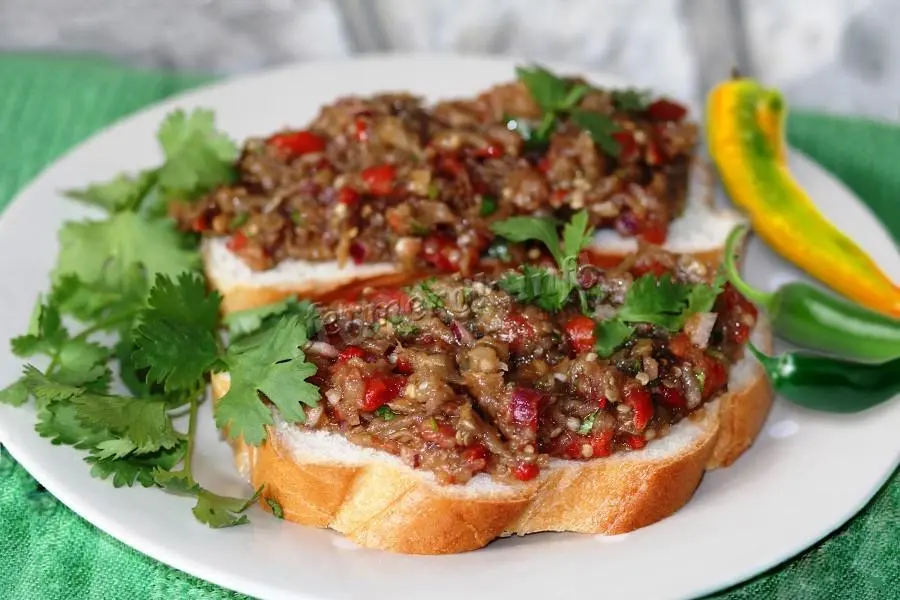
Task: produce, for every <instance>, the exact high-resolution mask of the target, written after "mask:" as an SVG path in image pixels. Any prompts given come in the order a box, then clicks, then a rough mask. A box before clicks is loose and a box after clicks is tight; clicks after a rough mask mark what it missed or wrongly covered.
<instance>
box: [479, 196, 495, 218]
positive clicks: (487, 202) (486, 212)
mask: <svg viewBox="0 0 900 600" xmlns="http://www.w3.org/2000/svg"><path fill="white" fill-rule="evenodd" d="M478 212H479V214H480V215H481V216H482V217H489V216H491V215H492V214H494V213H495V212H497V198H495V197H494V196H482V197H481V208H480V209H479V211H478Z"/></svg>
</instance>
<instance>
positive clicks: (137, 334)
mask: <svg viewBox="0 0 900 600" xmlns="http://www.w3.org/2000/svg"><path fill="white" fill-rule="evenodd" d="M220 304H221V297H220V296H219V294H218V293H216V292H212V293H210V294H207V291H206V284H205V283H204V281H203V280H202V279H201V278H200V277H199V276H197V275H194V274H193V273H182V274H181V275H180V276H179V277H178V279H177V281H173V280H172V279H170V278H168V277H166V276H164V275H157V276H156V283H155V284H154V286H153V288H152V289H151V290H150V296H149V298H148V300H147V308H146V309H145V310H144V311H142V312H141V313H140V315H139V316H138V325H137V327H136V328H135V331H134V336H133V339H134V344H135V347H136V350H135V354H134V366H135V367H136V368H138V369H142V368H147V369H148V371H147V379H148V380H149V381H151V382H159V383H162V384H164V389H165V390H166V392H171V391H173V390H176V389H186V388H192V387H194V386H195V385H196V382H197V380H199V379H203V377H204V374H205V373H206V372H207V371H208V370H209V369H210V367H212V365H213V364H214V363H215V362H216V361H217V360H218V345H217V343H216V338H215V335H214V331H215V328H216V324H217V322H218V319H219V305H220Z"/></svg>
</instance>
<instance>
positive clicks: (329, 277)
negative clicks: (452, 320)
mask: <svg viewBox="0 0 900 600" xmlns="http://www.w3.org/2000/svg"><path fill="white" fill-rule="evenodd" d="M713 190H714V176H713V174H712V170H711V169H710V168H709V167H708V165H705V164H703V163H700V162H696V163H695V164H694V166H693V167H692V168H691V179H690V183H689V186H688V200H687V204H686V206H685V210H684V213H683V214H682V215H681V216H680V217H679V218H678V219H676V220H675V221H674V222H673V223H672V225H671V228H670V230H669V238H668V241H667V242H666V244H665V246H664V248H665V249H667V250H669V251H671V252H674V253H676V254H692V255H695V256H697V257H698V258H700V259H701V260H703V261H704V262H707V263H710V264H718V262H719V261H720V260H721V254H722V250H723V248H724V245H725V239H726V238H727V237H728V234H729V232H730V231H731V230H732V229H733V228H734V226H735V225H737V224H738V223H740V222H742V217H741V216H740V215H739V214H738V213H736V212H734V211H732V210H727V209H719V208H716V207H715V206H713V196H714V194H713ZM225 244H226V239H225V238H208V239H206V240H205V241H204V243H203V249H202V252H203V264H204V270H205V271H206V276H207V277H208V279H209V281H210V282H211V283H212V285H213V287H214V288H215V289H216V290H218V292H219V293H220V294H222V297H223V303H222V306H223V310H224V312H225V313H229V312H232V311H236V310H243V309H247V308H254V307H257V306H262V305H264V304H268V303H270V302H275V301H278V300H281V299H282V298H285V297H287V296H291V295H296V296H298V297H300V298H309V299H312V300H327V299H329V298H330V297H333V296H335V295H339V294H349V293H351V292H352V291H353V290H354V288H361V287H364V286H366V285H373V286H375V285H403V284H405V283H408V282H409V281H410V280H411V279H413V278H415V275H413V276H411V275H410V274H408V273H402V272H400V271H398V269H397V267H396V266H395V265H394V264H393V263H371V264H363V265H354V264H347V265H345V266H344V267H343V268H342V267H339V266H338V264H337V262H336V261H321V262H310V261H303V260H286V261H283V262H281V263H279V264H278V265H277V266H276V267H275V268H273V269H270V270H268V271H253V270H252V269H250V268H249V267H248V266H247V265H246V264H245V263H244V262H243V261H242V260H241V259H240V258H238V257H237V256H236V255H235V254H234V253H232V252H231V251H230V250H228V248H226V246H225ZM635 250H637V242H636V241H635V239H634V238H625V237H622V236H621V235H619V234H617V233H616V232H615V231H609V230H606V231H600V232H598V233H597V235H596V236H595V238H594V246H593V248H592V253H593V254H594V255H595V256H597V257H599V258H600V261H599V262H600V263H609V264H615V263H617V262H618V260H620V259H621V258H622V257H623V256H625V255H627V254H630V253H632V252H634V251H635Z"/></svg>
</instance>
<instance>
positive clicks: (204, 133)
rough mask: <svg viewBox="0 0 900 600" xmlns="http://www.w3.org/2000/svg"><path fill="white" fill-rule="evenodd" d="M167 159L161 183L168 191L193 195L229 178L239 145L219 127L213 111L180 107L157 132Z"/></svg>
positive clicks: (172, 193) (160, 173) (174, 193)
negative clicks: (190, 109) (219, 129)
mask: <svg viewBox="0 0 900 600" xmlns="http://www.w3.org/2000/svg"><path fill="white" fill-rule="evenodd" d="M157 139H158V140H159V144H160V146H162V149H163V152H164V153H165V156H166V161H165V163H164V164H163V166H162V167H161V168H160V169H159V184H160V186H161V187H162V188H163V189H164V190H165V191H166V192H167V194H169V195H178V196H186V197H190V196H193V195H195V194H198V193H202V192H204V191H206V190H208V189H210V188H212V187H213V186H216V185H219V184H221V183H223V182H226V181H230V180H231V178H232V177H233V174H234V170H233V168H232V163H233V162H234V160H235V159H236V158H237V155H238V148H237V146H236V145H235V144H234V142H233V141H231V139H229V138H228V136H226V135H225V134H223V133H221V132H219V131H217V130H216V127H215V116H214V115H213V113H212V111H209V110H203V109H196V110H194V111H192V112H191V113H185V112H184V111H182V110H177V111H175V112H173V113H171V114H170V115H169V116H168V117H166V120H165V121H164V122H163V123H162V125H161V126H160V128H159V132H158V134H157Z"/></svg>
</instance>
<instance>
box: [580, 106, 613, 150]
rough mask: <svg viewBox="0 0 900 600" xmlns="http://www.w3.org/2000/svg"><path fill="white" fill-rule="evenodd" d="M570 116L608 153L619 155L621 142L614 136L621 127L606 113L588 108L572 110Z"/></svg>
mask: <svg viewBox="0 0 900 600" xmlns="http://www.w3.org/2000/svg"><path fill="white" fill-rule="evenodd" d="M570 118H571V120H572V122H573V123H575V124H576V125H578V126H579V127H581V128H582V129H584V130H585V131H587V132H588V133H590V134H591V138H592V139H593V140H594V143H595V144H597V145H598V146H600V148H601V149H602V150H603V151H604V152H605V153H606V154H608V155H610V156H618V155H619V149H620V148H619V142H617V141H616V138H614V137H613V134H614V133H615V132H617V131H618V130H619V127H618V125H616V124H615V123H614V122H613V121H612V119H610V118H609V117H607V116H606V115H602V114H600V113H597V112H589V111H586V110H575V111H572V115H571V117H570Z"/></svg>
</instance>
